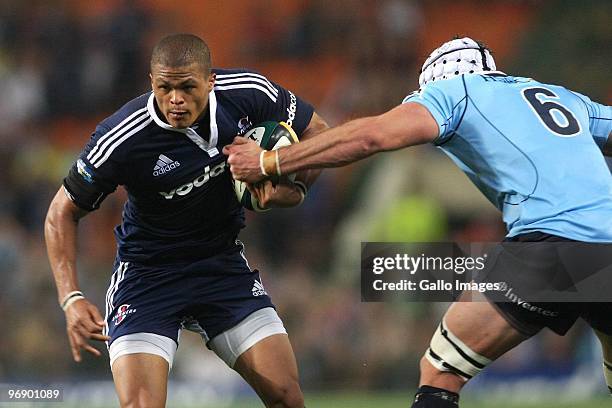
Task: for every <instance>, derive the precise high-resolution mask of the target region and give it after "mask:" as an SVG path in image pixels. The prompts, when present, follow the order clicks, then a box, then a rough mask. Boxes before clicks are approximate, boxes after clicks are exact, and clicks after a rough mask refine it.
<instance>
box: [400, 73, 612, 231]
mask: <svg viewBox="0 0 612 408" xmlns="http://www.w3.org/2000/svg"><path fill="white" fill-rule="evenodd" d="M407 102H417V103H420V104H422V105H424V106H425V107H426V108H427V109H428V110H429V111H430V112H431V113H432V115H433V117H434V118H435V120H436V121H437V122H438V125H439V126H440V134H439V137H438V138H437V139H436V140H435V141H434V144H435V145H437V146H438V147H440V148H441V149H442V150H443V151H444V152H445V153H446V154H447V155H448V156H449V157H450V158H451V159H452V160H453V161H454V162H455V163H456V164H457V165H458V166H459V167H460V168H461V170H463V171H464V172H465V173H466V175H467V176H468V177H469V178H470V179H471V180H472V182H473V183H474V184H475V185H476V186H477V187H478V188H479V189H480V191H482V193H483V194H484V195H485V196H486V197H487V198H488V199H489V200H490V201H491V202H492V203H493V204H494V205H495V206H496V207H497V208H499V209H500V210H501V211H502V213H503V219H504V222H505V223H506V226H507V229H508V235H507V236H509V237H512V236H516V235H519V234H525V233H529V232H534V231H539V232H545V233H549V234H554V235H558V236H562V237H565V238H570V239H575V240H579V241H585V242H612V175H611V174H610V170H609V169H608V166H607V165H606V162H605V159H604V156H603V154H602V152H601V148H602V147H603V145H604V144H605V143H606V141H607V139H608V137H609V135H610V132H611V131H612V107H610V106H604V105H601V104H598V103H595V102H592V101H591V100H590V99H589V98H587V97H586V96H584V95H580V94H577V93H574V92H572V91H569V90H567V89H565V88H563V87H561V86H555V85H547V84H543V83H540V82H537V81H535V80H533V79H530V78H522V77H512V76H506V75H503V74H500V73H493V74H484V75H480V74H472V75H461V76H458V77H455V78H452V79H447V80H442V81H439V82H432V83H429V84H427V85H426V86H425V87H423V88H422V89H421V90H420V91H417V92H414V93H413V94H411V95H409V96H407V97H406V98H405V99H404V103H407Z"/></svg>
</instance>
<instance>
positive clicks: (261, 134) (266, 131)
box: [233, 122, 299, 212]
mask: <svg viewBox="0 0 612 408" xmlns="http://www.w3.org/2000/svg"><path fill="white" fill-rule="evenodd" d="M244 137H247V138H249V139H251V140H254V141H255V142H256V143H257V144H258V145H259V146H260V147H261V148H262V149H264V150H276V149H278V148H280V147H283V146H289V145H291V144H293V143H298V142H299V140H298V137H297V135H296V134H295V131H294V130H293V129H292V128H291V126H289V125H288V124H286V123H285V122H262V123H260V124H258V125H257V126H255V127H254V128H253V129H251V130H249V131H248V132H247V133H246V134H245V135H244ZM287 178H288V179H289V180H290V181H293V180H295V174H290V175H287ZM233 181H234V191H235V192H236V198H238V201H239V202H240V204H242V206H243V207H244V208H246V209H247V210H251V211H257V212H263V211H267V210H268V209H264V208H261V207H260V206H259V202H258V201H257V198H255V197H253V196H252V195H251V192H250V191H249V189H248V188H247V186H246V183H244V182H242V181H238V180H233Z"/></svg>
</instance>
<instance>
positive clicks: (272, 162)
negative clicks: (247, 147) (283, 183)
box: [260, 150, 280, 176]
mask: <svg viewBox="0 0 612 408" xmlns="http://www.w3.org/2000/svg"><path fill="white" fill-rule="evenodd" d="M260 157H261V160H260V163H261V168H262V170H263V174H264V176H271V175H273V174H276V175H277V176H279V175H280V173H279V171H278V170H279V169H278V167H277V166H278V150H274V151H272V152H271V151H269V150H264V151H263V153H262V154H261V156H260Z"/></svg>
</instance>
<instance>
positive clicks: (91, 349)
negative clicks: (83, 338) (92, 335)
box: [83, 343, 102, 357]
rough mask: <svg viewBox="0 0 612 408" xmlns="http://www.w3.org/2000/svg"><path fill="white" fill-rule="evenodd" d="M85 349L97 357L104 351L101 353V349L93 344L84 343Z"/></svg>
mask: <svg viewBox="0 0 612 408" xmlns="http://www.w3.org/2000/svg"><path fill="white" fill-rule="evenodd" d="M83 349H84V350H86V351H88V352H90V353H91V354H93V355H94V356H96V357H100V356H101V355H102V353H100V350H98V349H96V348H94V347H93V346H91V345H90V344H87V343H85V344H83Z"/></svg>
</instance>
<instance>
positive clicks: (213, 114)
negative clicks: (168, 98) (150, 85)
mask: <svg viewBox="0 0 612 408" xmlns="http://www.w3.org/2000/svg"><path fill="white" fill-rule="evenodd" d="M208 109H209V111H210V140H209V141H208V142H207V141H206V140H204V138H203V137H202V136H200V135H199V134H198V132H196V131H195V129H192V128H191V127H188V128H186V129H178V128H175V127H173V126H170V125H169V124H168V123H166V122H164V121H163V120H162V119H161V118H160V117H159V116H157V111H156V110H155V95H154V94H153V92H151V96H149V100H148V101H147V110H148V111H149V114H150V115H151V117H152V118H153V121H154V122H155V123H156V124H157V126H159V127H161V128H162V129H166V130H170V131H172V132H177V133H182V134H184V135H185V136H187V137H188V138H189V139H190V140H191V141H192V142H193V143H195V144H196V145H197V146H198V147H199V148H200V149H202V150H204V151H205V152H206V153H208V155H209V156H210V157H213V156H216V155H218V154H219V149H217V142H218V140H219V129H218V127H217V97H216V96H215V91H214V90H212V91H210V93H209V94H208Z"/></svg>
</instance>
